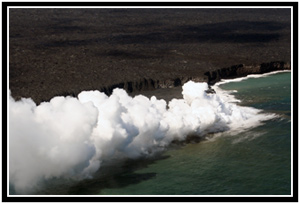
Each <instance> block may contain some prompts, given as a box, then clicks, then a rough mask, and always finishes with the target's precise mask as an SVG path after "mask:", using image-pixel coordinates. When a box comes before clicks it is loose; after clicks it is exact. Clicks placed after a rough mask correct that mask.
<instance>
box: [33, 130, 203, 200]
mask: <svg viewBox="0 0 300 204" xmlns="http://www.w3.org/2000/svg"><path fill="white" fill-rule="evenodd" d="M204 140H205V137H199V136H196V135H190V136H188V137H187V138H186V140H184V141H173V142H172V143H171V144H170V145H169V147H168V149H180V148H183V147H184V146H185V145H187V144H191V143H199V142H202V141H204ZM168 158H170V156H169V155H163V154H161V153H157V154H156V155H154V156H152V157H150V158H139V159H127V160H120V159H117V160H112V161H104V162H103V163H102V165H101V167H100V169H99V170H98V172H96V173H95V174H94V175H93V177H92V178H90V179H84V180H81V181H76V180H72V179H51V180H49V181H47V182H46V183H44V184H43V187H41V188H39V189H38V190H37V191H36V192H35V193H34V194H35V195H98V194H101V190H103V189H107V188H124V187H126V186H129V185H133V184H138V183H140V182H144V181H146V180H151V179H154V178H155V177H156V174H157V173H156V172H148V173H137V172H136V171H138V170H141V169H145V168H147V167H148V166H149V165H151V164H155V163H156V162H157V161H160V160H165V159H168Z"/></svg>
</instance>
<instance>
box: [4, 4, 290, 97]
mask: <svg viewBox="0 0 300 204" xmlns="http://www.w3.org/2000/svg"><path fill="white" fill-rule="evenodd" d="M290 61H291V12H290V9H285V8H278V9H276V8H266V9H262V8H259V9H253V8H240V9H239V8H232V9H227V8H226V9H221V8H216V9H215V8H213V9H201V8H193V9H182V8H179V9H146V8H144V9H107V8H102V9H85V8H82V9H66V8H61V9H55V8H49V9H48V8H43V9H36V8H13V7H12V8H10V10H9V89H10V90H11V93H12V96H13V97H14V98H15V99H20V98H21V97H31V98H32V99H33V100H34V101H35V102H37V103H40V102H41V101H48V100H50V99H51V98H52V97H54V96H57V95H64V96H65V95H72V96H76V95H77V94H78V93H80V92H81V91H83V90H101V91H104V92H106V93H107V94H110V93H111V91H112V89H113V88H115V87H120V88H125V89H126V90H127V91H128V92H136V91H141V90H154V89H158V88H165V87H174V86H179V85H181V84H183V83H184V82H185V81H186V80H190V79H192V80H195V81H205V82H209V83H211V84H212V83H214V82H216V81H218V80H220V78H227V77H238V76H243V75H246V74H248V73H261V72H266V71H270V70H273V69H274V70H275V69H281V68H282V66H283V67H284V66H286V67H288V65H287V63H286V62H290ZM270 62H271V63H270ZM282 63H283V65H282ZM232 65H234V66H232ZM204 73H205V74H204Z"/></svg>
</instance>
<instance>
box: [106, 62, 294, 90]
mask: <svg viewBox="0 0 300 204" xmlns="http://www.w3.org/2000/svg"><path fill="white" fill-rule="evenodd" d="M290 69H291V64H290V62H282V61H275V62H269V63H262V64H260V65H244V64H239V65H233V66H231V67H226V68H221V69H217V70H214V71H208V72H205V73H204V75H200V76H185V77H178V78H175V79H167V80H154V79H146V78H144V79H141V80H139V81H130V82H123V83H118V84H114V85H111V86H106V87H102V88H101V89H100V91H102V92H105V93H106V94H107V95H110V94H111V93H112V91H113V89H115V88H123V89H125V90H126V91H127V92H128V93H132V92H136V91H147V90H155V89H160V88H172V87H176V86H181V85H183V84H184V83H186V82H187V81H189V80H193V81H196V82H207V83H208V84H209V85H213V84H214V83H216V82H218V81H220V80H221V79H232V78H238V77H245V76H247V75H249V74H263V73H267V72H272V71H279V70H290Z"/></svg>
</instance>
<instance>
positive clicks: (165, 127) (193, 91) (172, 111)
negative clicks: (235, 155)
mask: <svg viewBox="0 0 300 204" xmlns="http://www.w3.org/2000/svg"><path fill="white" fill-rule="evenodd" d="M207 89H208V85H207V84H206V83H194V82H192V81H190V82H188V83H186V84H185V85H184V86H183V92H182V94H183V99H173V100H172V101H170V102H169V104H168V105H167V103H166V102H165V101H164V100H157V99H156V98H155V97H154V96H153V97H151V99H149V98H147V97H145V96H142V95H139V96H136V97H130V96H128V95H127V93H126V92H125V91H124V90H122V89H115V90H114V91H113V94H112V95H111V96H110V97H108V96H106V95H105V94H104V93H101V92H99V91H84V92H81V93H80V94H79V95H78V98H73V97H55V98H53V99H52V100H51V101H50V102H44V103H42V104H40V105H38V106H37V105H36V104H35V103H34V102H33V101H32V100H31V99H22V100H21V101H15V100H14V99H13V98H12V97H10V102H9V179H10V183H11V185H13V186H14V188H15V189H16V191H17V192H24V191H25V190H26V189H29V188H31V187H34V186H35V185H36V184H37V183H38V182H39V181H41V180H44V179H49V178H55V177H74V178H86V177H89V176H91V175H92V174H93V173H94V172H95V171H97V170H98V169H99V168H100V165H101V162H102V161H104V160H109V159H113V158H123V157H125V158H138V157H141V156H149V155H150V156H151V154H153V153H154V152H157V151H161V150H163V149H164V147H166V146H167V145H168V144H170V142H172V141H174V140H185V139H186V137H187V136H188V135H198V136H203V135H205V134H206V133H214V132H220V131H227V130H244V129H246V128H249V127H252V126H257V125H259V124H260V122H261V121H263V120H268V119H270V118H272V117H274V115H267V114H262V113H260V111H259V110H257V109H254V108H249V107H240V106H238V105H236V104H234V103H230V102H226V101H224V99H225V96H226V94H224V93H221V94H219V93H218V95H216V94H207V93H206V92H205V90H207Z"/></svg>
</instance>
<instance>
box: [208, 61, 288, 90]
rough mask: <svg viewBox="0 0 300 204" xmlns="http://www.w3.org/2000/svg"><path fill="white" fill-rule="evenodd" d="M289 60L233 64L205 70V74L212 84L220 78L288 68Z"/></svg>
mask: <svg viewBox="0 0 300 204" xmlns="http://www.w3.org/2000/svg"><path fill="white" fill-rule="evenodd" d="M290 69H291V64H290V62H280V61H275V62H269V63H262V64H260V65H249V66H247V65H244V64H239V65H234V66H231V67H226V68H221V69H217V70H214V71H210V72H206V73H205V75H206V76H207V77H208V81H207V82H208V84H214V83H216V82H218V81H220V80H221V79H231V78H237V77H244V76H247V75H249V74H263V73H267V72H272V71H279V70H290Z"/></svg>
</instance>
